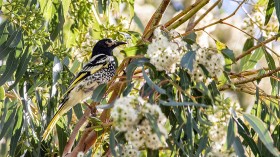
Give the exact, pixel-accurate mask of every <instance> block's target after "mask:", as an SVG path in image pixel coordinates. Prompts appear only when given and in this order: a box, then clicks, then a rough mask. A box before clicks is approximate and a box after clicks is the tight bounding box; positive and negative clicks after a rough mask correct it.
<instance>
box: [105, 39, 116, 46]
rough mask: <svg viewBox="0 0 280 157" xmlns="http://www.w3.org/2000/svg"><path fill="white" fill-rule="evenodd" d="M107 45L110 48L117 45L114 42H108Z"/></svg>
mask: <svg viewBox="0 0 280 157" xmlns="http://www.w3.org/2000/svg"><path fill="white" fill-rule="evenodd" d="M105 43H106V44H107V46H108V47H111V46H113V45H114V44H115V42H114V41H113V40H107V41H106V42H105Z"/></svg>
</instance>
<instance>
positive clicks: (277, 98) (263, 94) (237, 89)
mask: <svg viewBox="0 0 280 157" xmlns="http://www.w3.org/2000/svg"><path fill="white" fill-rule="evenodd" d="M236 91H238V92H243V93H247V94H250V95H256V92H253V91H250V90H246V89H245V88H236ZM259 96H260V97H266V98H272V99H276V100H280V96H277V95H268V94H265V93H262V94H259Z"/></svg>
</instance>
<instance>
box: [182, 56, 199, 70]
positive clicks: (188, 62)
mask: <svg viewBox="0 0 280 157" xmlns="http://www.w3.org/2000/svg"><path fill="white" fill-rule="evenodd" d="M195 56H196V53H195V51H189V52H187V53H186V54H185V55H184V56H183V57H182V60H181V63H180V65H181V67H183V68H186V69H188V70H190V71H192V70H193V65H194V60H195Z"/></svg>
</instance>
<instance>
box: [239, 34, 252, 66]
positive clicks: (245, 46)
mask: <svg viewBox="0 0 280 157" xmlns="http://www.w3.org/2000/svg"><path fill="white" fill-rule="evenodd" d="M253 46H254V39H253V38H248V39H247V40H246V42H245V44H244V46H243V50H242V51H243V52H245V51H247V50H249V49H250V48H252V47H253ZM250 55H251V54H249V55H247V56H245V57H243V58H242V59H241V60H240V66H241V67H243V65H244V64H245V63H247V60H248V59H249V58H250Z"/></svg>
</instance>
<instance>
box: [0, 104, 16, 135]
mask: <svg viewBox="0 0 280 157" xmlns="http://www.w3.org/2000/svg"><path fill="white" fill-rule="evenodd" d="M16 112H17V110H15V109H14V110H13V111H12V113H11V114H9V115H8V114H7V116H8V117H7V118H6V119H7V120H6V122H5V123H4V126H3V128H2V131H1V133H0V140H1V139H2V138H3V137H4V136H5V134H6V133H7V130H9V128H11V127H12V126H13V125H14V122H15V115H16Z"/></svg>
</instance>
